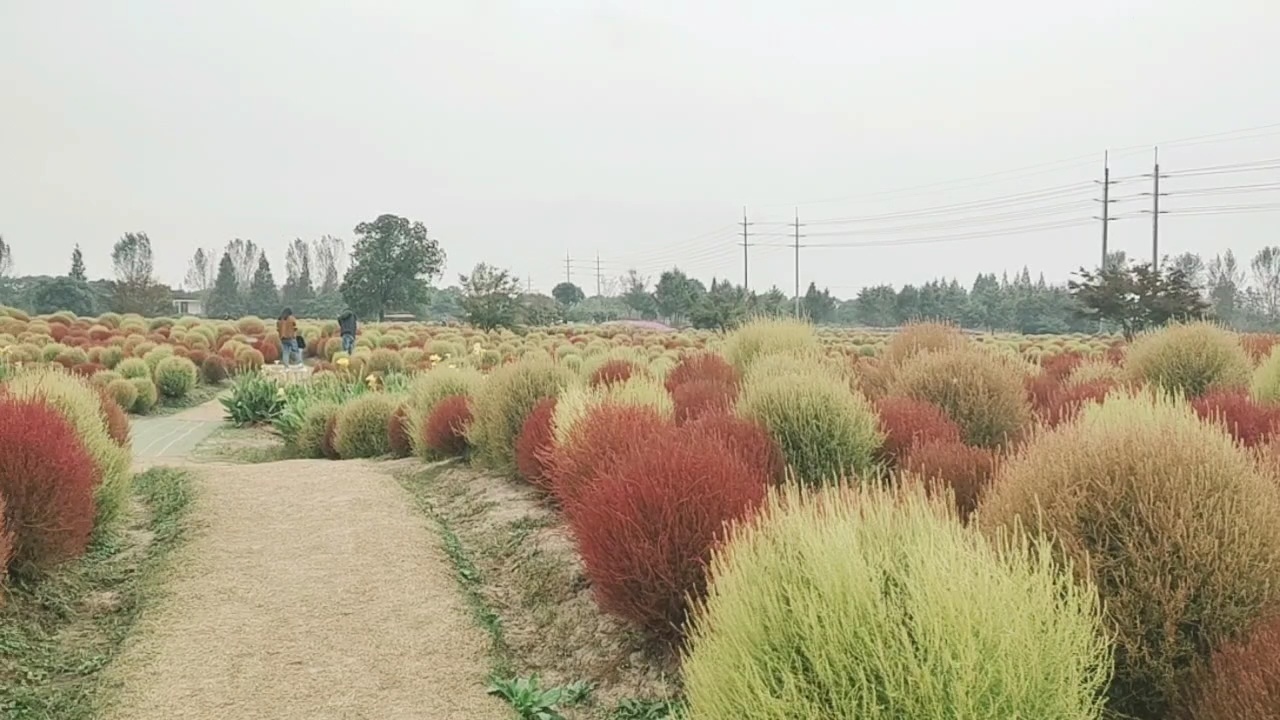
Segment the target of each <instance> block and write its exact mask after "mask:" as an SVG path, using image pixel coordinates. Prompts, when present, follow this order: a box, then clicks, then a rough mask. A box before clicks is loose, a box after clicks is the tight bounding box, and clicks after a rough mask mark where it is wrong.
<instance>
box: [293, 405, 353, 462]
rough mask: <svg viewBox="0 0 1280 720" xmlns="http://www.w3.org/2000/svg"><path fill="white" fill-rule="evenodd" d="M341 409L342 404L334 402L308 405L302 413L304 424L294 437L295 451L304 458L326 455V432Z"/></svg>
mask: <svg viewBox="0 0 1280 720" xmlns="http://www.w3.org/2000/svg"><path fill="white" fill-rule="evenodd" d="M341 409H342V406H340V405H338V404H337V403H334V402H318V403H316V404H314V405H311V406H310V407H308V408H307V409H306V411H305V412H304V413H303V415H302V425H301V427H299V428H298V432H297V433H296V434H295V435H294V437H293V447H292V448H291V449H292V450H293V452H294V453H295V454H296V455H298V456H299V457H304V458H322V457H324V438H325V433H326V432H327V431H328V428H329V422H330V421H331V420H333V419H334V418H335V417H337V415H338V412H339V411H340V410H341ZM335 422H336V421H335Z"/></svg>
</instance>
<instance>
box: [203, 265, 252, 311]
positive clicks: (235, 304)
mask: <svg viewBox="0 0 1280 720" xmlns="http://www.w3.org/2000/svg"><path fill="white" fill-rule="evenodd" d="M204 310H205V315H207V316H209V317H212V318H237V317H240V316H241V315H243V314H244V312H245V307H244V303H243V301H242V298H241V295H240V284H239V281H238V280H237V279H236V265H235V261H233V260H232V259H231V254H230V253H225V252H224V253H222V260H220V261H219V262H218V276H217V278H216V279H215V280H214V282H213V289H212V290H210V291H209V297H208V299H207V300H206V301H205V308H204Z"/></svg>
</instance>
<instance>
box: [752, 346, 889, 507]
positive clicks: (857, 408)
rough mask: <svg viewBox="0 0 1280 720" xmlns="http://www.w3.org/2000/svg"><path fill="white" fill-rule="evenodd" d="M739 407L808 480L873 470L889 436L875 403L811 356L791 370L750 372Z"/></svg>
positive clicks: (817, 481) (793, 365) (798, 472)
mask: <svg viewBox="0 0 1280 720" xmlns="http://www.w3.org/2000/svg"><path fill="white" fill-rule="evenodd" d="M737 410H738V413H739V414H740V415H742V416H743V417H747V418H750V419H752V420H755V421H756V422H759V423H760V424H761V425H762V426H764V427H765V428H766V429H767V430H768V431H769V434H770V435H772V436H773V439H774V440H775V441H776V442H777V443H778V447H780V448H781V449H782V455H783V457H784V458H785V460H786V462H787V464H788V465H790V466H791V467H792V468H793V469H794V470H795V473H796V475H797V477H798V478H799V479H800V480H802V481H804V482H808V483H821V482H824V481H827V480H831V479H832V478H836V477H843V476H845V475H848V474H849V473H862V472H865V471H867V470H870V469H871V468H872V467H873V465H874V464H875V459H876V451H877V450H878V449H879V448H880V444H881V442H882V441H883V440H884V434H883V433H882V432H881V430H880V421H879V418H878V417H877V415H876V411H875V408H874V407H872V405H871V403H870V402H869V401H868V400H867V399H866V398H864V397H863V396H862V395H861V394H859V393H858V392H856V391H854V390H852V389H851V388H850V387H849V384H848V383H847V382H846V381H845V380H844V379H843V378H841V377H839V376H837V375H835V374H834V373H832V372H831V371H829V370H827V369H826V368H824V367H822V366H820V365H817V364H815V363H812V362H809V361H796V362H795V363H793V364H792V365H791V366H790V367H789V369H788V370H787V371H786V372H781V371H779V372H767V373H766V372H752V373H748V375H747V377H746V381H745V382H744V383H743V387H742V392H741V395H740V396H739V398H738V405H737Z"/></svg>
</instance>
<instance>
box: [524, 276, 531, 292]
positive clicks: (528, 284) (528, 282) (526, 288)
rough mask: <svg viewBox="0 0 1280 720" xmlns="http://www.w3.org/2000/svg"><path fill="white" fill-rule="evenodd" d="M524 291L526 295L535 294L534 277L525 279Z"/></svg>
mask: <svg viewBox="0 0 1280 720" xmlns="http://www.w3.org/2000/svg"><path fill="white" fill-rule="evenodd" d="M524 291H525V293H526V294H529V295H532V294H533V276H532V275H530V276H528V277H526V278H525V279H524Z"/></svg>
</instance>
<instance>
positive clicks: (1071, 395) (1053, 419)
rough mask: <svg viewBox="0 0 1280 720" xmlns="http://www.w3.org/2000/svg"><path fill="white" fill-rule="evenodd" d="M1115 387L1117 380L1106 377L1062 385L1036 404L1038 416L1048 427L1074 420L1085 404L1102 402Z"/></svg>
mask: <svg viewBox="0 0 1280 720" xmlns="http://www.w3.org/2000/svg"><path fill="white" fill-rule="evenodd" d="M1115 387H1116V383H1115V381H1114V380H1109V379H1106V378H1099V379H1097V380H1090V381H1088V382H1083V383H1080V384H1078V385H1071V386H1067V387H1061V388H1059V389H1058V390H1057V392H1055V393H1053V394H1052V395H1050V396H1048V397H1047V398H1045V400H1044V403H1043V404H1041V405H1037V406H1036V408H1035V410H1036V416H1037V417H1039V418H1040V421H1041V422H1043V423H1044V424H1045V426H1046V427H1050V428H1053V427H1057V426H1058V425H1061V424H1062V423H1064V422H1069V421H1071V420H1074V419H1075V417H1076V415H1078V414H1080V409H1081V408H1083V407H1084V406H1085V405H1088V404H1089V403H1094V402H1102V401H1103V400H1104V399H1106V397H1107V393H1109V392H1111V391H1112V390H1113V389H1115Z"/></svg>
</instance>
